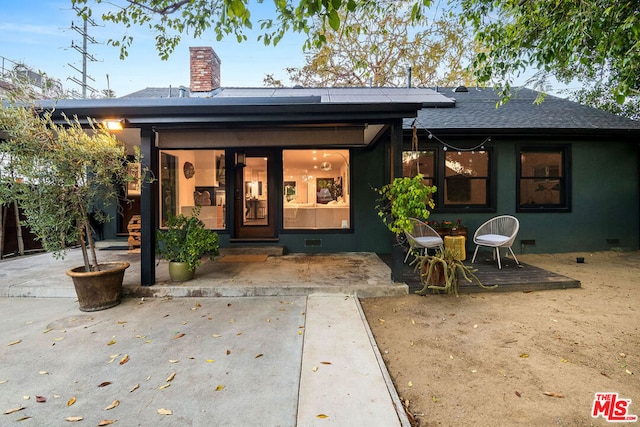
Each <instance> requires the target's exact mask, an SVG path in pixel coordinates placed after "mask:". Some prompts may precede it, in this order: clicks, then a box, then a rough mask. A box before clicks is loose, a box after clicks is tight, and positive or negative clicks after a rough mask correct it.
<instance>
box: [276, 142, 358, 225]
mask: <svg viewBox="0 0 640 427" xmlns="http://www.w3.org/2000/svg"><path fill="white" fill-rule="evenodd" d="M282 165H283V177H282V180H283V198H282V200H283V205H284V206H283V212H284V215H283V218H284V220H283V222H284V224H283V228H284V229H305V230H320V229H350V228H351V210H350V204H349V199H350V197H349V196H350V194H349V181H350V176H349V173H350V168H349V150H320V149H316V150H283V152H282Z"/></svg>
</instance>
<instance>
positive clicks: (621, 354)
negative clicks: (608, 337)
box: [618, 353, 627, 357]
mask: <svg viewBox="0 0 640 427" xmlns="http://www.w3.org/2000/svg"><path fill="white" fill-rule="evenodd" d="M618 355H620V357H627V355H626V354H624V353H618Z"/></svg>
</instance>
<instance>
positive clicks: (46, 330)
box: [42, 328, 53, 334]
mask: <svg viewBox="0 0 640 427" xmlns="http://www.w3.org/2000/svg"><path fill="white" fill-rule="evenodd" d="M51 331H53V329H51V328H49V329H45V330H44V331H42V333H43V334H48V333H49V332H51Z"/></svg>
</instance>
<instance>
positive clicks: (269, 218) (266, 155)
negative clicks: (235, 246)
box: [234, 149, 276, 240]
mask: <svg viewBox="0 0 640 427" xmlns="http://www.w3.org/2000/svg"><path fill="white" fill-rule="evenodd" d="M235 159H236V160H235V190H234V192H235V194H234V212H235V213H234V225H235V227H234V229H235V233H234V234H235V238H236V239H256V240H260V239H273V238H275V237H276V236H275V202H276V191H275V190H276V189H275V175H274V172H275V171H274V161H273V160H274V153H273V151H271V150H264V149H262V150H253V149H252V150H244V151H242V152H238V153H236V155H235Z"/></svg>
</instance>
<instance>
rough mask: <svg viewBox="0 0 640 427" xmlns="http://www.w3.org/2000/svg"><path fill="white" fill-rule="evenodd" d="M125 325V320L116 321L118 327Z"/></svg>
mask: <svg viewBox="0 0 640 427" xmlns="http://www.w3.org/2000/svg"><path fill="white" fill-rule="evenodd" d="M126 323H127V321H126V320H119V321H118V325H124V324H126Z"/></svg>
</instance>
